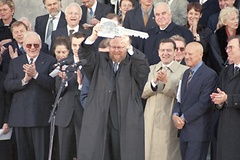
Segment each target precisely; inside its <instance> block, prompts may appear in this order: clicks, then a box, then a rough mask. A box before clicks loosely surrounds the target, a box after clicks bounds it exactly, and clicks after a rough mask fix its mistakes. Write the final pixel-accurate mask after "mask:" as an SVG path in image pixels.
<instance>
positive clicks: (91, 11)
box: [89, 8, 93, 17]
mask: <svg viewBox="0 0 240 160" xmlns="http://www.w3.org/2000/svg"><path fill="white" fill-rule="evenodd" d="M89 10H90V11H89V14H90V16H91V17H93V10H92V8H89Z"/></svg>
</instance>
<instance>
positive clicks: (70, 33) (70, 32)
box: [69, 29, 74, 37]
mask: <svg viewBox="0 0 240 160" xmlns="http://www.w3.org/2000/svg"><path fill="white" fill-rule="evenodd" d="M73 32H74V30H73V29H71V30H69V37H70V36H71V35H72V34H73Z"/></svg>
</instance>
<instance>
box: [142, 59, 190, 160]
mask: <svg viewBox="0 0 240 160" xmlns="http://www.w3.org/2000/svg"><path fill="white" fill-rule="evenodd" d="M161 67H162V62H159V63H158V64H155V65H152V66H150V70H151V71H150V73H149V77H148V81H147V83H146V85H145V88H144V91H143V94H142V98H144V99H147V103H146V108H145V112H144V122H145V160H180V159H181V155H180V149H179V139H178V137H177V132H178V130H177V129H176V128H175V127H174V125H173V122H172V118H171V117H172V109H173V105H174V103H175V98H176V93H177V88H178V84H179V81H180V79H182V75H183V73H184V71H185V70H186V69H187V68H188V67H187V66H184V65H181V64H179V63H178V62H176V61H174V62H173V63H172V64H171V65H170V66H169V68H168V69H167V77H168V81H167V83H166V84H165V85H164V84H163V83H162V82H159V83H158V88H157V91H153V90H152V88H151V81H152V80H153V79H154V77H155V76H156V73H157V70H159V69H160V68H161Z"/></svg>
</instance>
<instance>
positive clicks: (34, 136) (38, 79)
mask: <svg viewBox="0 0 240 160" xmlns="http://www.w3.org/2000/svg"><path fill="white" fill-rule="evenodd" d="M41 46H42V43H41V38H40V36H39V35H38V34H37V33H36V32H32V31H28V32H27V33H26V34H25V35H24V38H23V48H24V50H25V52H26V54H24V55H22V56H19V57H17V58H15V59H13V60H12V61H11V62H10V65H9V72H8V74H7V76H6V80H5V82H4V85H5V88H6V90H7V91H8V92H11V93H13V99H12V103H11V107H10V112H9V121H8V123H9V126H11V127H14V131H15V134H16V142H17V148H18V160H33V159H36V160H46V159H47V157H48V147H49V130H50V129H49V123H48V119H49V114H50V110H51V109H52V104H53V96H54V95H53V90H54V79H53V78H52V77H50V76H49V73H50V72H51V70H52V66H53V64H54V63H55V61H56V60H55V58H54V57H52V56H50V55H48V54H44V53H42V52H40V49H41Z"/></svg>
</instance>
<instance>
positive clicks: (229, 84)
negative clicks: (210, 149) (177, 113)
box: [217, 65, 240, 160]
mask: <svg viewBox="0 0 240 160" xmlns="http://www.w3.org/2000/svg"><path fill="white" fill-rule="evenodd" d="M233 70H234V69H233V65H230V66H228V67H226V68H224V69H223V70H222V73H221V74H220V75H219V83H218V87H219V88H220V89H221V90H222V91H224V92H225V93H226V94H227V95H228V97H227V105H226V104H225V105H224V107H223V108H222V109H221V110H220V119H219V125H218V145H217V160H226V159H227V160H237V159H240V152H239V148H240V136H239V135H240V85H239V80H240V73H239V72H238V73H237V74H235V75H234V73H233Z"/></svg>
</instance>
